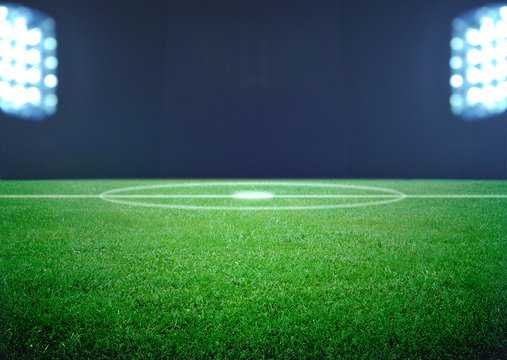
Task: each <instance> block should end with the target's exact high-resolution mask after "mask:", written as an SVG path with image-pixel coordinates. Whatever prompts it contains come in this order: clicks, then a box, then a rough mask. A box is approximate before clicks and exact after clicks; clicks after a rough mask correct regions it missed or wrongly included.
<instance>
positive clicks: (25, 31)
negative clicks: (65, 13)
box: [0, 3, 58, 120]
mask: <svg viewBox="0 0 507 360" xmlns="http://www.w3.org/2000/svg"><path fill="white" fill-rule="evenodd" d="M56 48H57V40H56V35H55V22H54V20H53V19H52V18H51V17H50V16H48V15H46V14H44V13H42V12H40V11H38V10H34V9H31V8H28V7H25V6H21V5H17V4H10V3H9V4H1V5H0V110H1V111H3V112H4V113H6V114H8V115H11V116H15V117H19V118H23V119H29V120H43V119H45V118H47V117H48V116H51V115H53V114H54V113H56V109H57V103H58V98H57V95H56V91H57V85H58V78H57V68H58V59H57V56H56Z"/></svg>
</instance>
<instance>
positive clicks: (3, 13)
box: [0, 6, 8, 21]
mask: <svg viewBox="0 0 507 360" xmlns="http://www.w3.org/2000/svg"><path fill="white" fill-rule="evenodd" d="M7 12H8V11H7V8H6V7H5V6H0V21H4V20H5V18H6V17H7Z"/></svg>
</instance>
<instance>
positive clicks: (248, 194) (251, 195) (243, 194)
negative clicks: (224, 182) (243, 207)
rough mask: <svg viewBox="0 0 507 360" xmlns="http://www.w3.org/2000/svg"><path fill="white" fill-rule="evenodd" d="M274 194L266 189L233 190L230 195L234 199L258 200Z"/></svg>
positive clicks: (271, 196) (268, 197)
mask: <svg viewBox="0 0 507 360" xmlns="http://www.w3.org/2000/svg"><path fill="white" fill-rule="evenodd" d="M274 196H275V195H274V194H273V193H270V192H267V191H238V192H235V193H234V194H233V195H232V197H233V198H235V199H245V200H260V199H271V198H273V197H274Z"/></svg>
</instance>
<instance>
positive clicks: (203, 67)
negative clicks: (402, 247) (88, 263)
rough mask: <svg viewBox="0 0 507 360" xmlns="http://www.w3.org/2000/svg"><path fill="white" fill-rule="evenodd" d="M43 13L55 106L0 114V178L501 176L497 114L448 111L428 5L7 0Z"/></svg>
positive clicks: (504, 173) (503, 126) (505, 143)
mask: <svg viewBox="0 0 507 360" xmlns="http://www.w3.org/2000/svg"><path fill="white" fill-rule="evenodd" d="M18 2H20V3H24V4H27V5H30V6H34V7H36V8H39V9H41V10H43V11H45V12H47V13H49V14H51V15H52V16H53V17H54V18H55V20H56V24H57V31H58V40H59V49H58V56H59V63H60V67H59V78H60V83H59V88H58V94H59V99H60V102H59V110H58V113H57V114H56V115H55V116H54V117H52V118H50V119H48V120H46V121H44V122H40V123H37V122H30V121H25V120H19V119H15V118H11V117H8V116H5V115H0V178H72V177H79V178H86V177H101V178H104V177H171V178H172V177H214V178H216V177H235V178H238V177H298V178H300V177H305V178H306V177H337V178H343V177H354V178H357V177H392V178H396V177H406V178H413V177H422V178H427V177H435V178H502V179H505V178H507V115H506V114H503V115H502V116H497V117H494V118H489V119H486V120H481V121H475V122H466V121H463V120H461V119H459V118H456V117H455V116H453V115H452V114H451V113H450V109H449V102H448V99H449V80H448V79H449V66H448V62H449V55H450V54H449V52H450V50H449V40H450V26H451V21H452V19H453V18H454V17H455V16H456V15H458V14H460V13H461V12H463V11H465V10H468V9H471V8H474V7H477V6H480V5H483V4H486V3H487V2H485V1H478V0H428V1H416V0H407V1H395V0H383V1H377V0H371V1H369V0H363V1H336V0H334V1H333V0H329V1H315V0H313V1H312V0H305V1H297V0H294V1H284V0H281V1H272V0H256V1H253V0H252V1H249V0H241V1H222V0H217V1H209V0H207V1H202V0H196V1H193V0H188V1H187V0H185V1H145V2H140V1H129V0H103V1H100V2H99V1H89V0H73V1H68V0H45V1H44V2H41V1H35V0H33V1H18Z"/></svg>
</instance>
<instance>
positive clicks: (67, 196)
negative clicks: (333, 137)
mask: <svg viewBox="0 0 507 360" xmlns="http://www.w3.org/2000/svg"><path fill="white" fill-rule="evenodd" d="M399 197H404V198H412V199H504V198H507V194H413V195H409V194H406V195H397V194H392V195H391V194H387V195H385V194H378V195H359V194H350V195H318V194H315V195H313V194H309V195H273V197H272V198H279V199H362V198H366V199H368V198H373V199H374V198H399ZM93 198H97V199H104V198H108V199H109V198H111V199H227V198H230V199H236V197H235V195H234V194H231V195H229V194H223V195H208V194H199V195H190V194H174V195H156V194H155V195H148V194H147V195H141V194H133V195H113V194H111V195H106V194H101V195H93V194H9V195H0V199H93ZM255 200H256V199H255Z"/></svg>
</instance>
